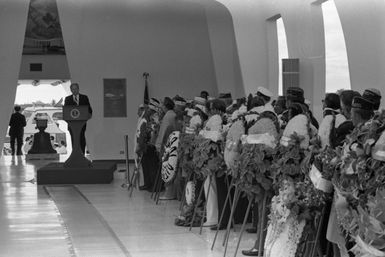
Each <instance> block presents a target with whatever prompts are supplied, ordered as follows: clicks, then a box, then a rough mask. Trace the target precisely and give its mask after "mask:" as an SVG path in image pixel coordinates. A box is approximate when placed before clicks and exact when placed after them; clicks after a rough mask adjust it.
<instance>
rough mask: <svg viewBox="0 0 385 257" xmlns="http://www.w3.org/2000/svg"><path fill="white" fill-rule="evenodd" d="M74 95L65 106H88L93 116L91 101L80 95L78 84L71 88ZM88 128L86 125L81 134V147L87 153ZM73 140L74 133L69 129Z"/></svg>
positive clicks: (72, 85)
mask: <svg viewBox="0 0 385 257" xmlns="http://www.w3.org/2000/svg"><path fill="white" fill-rule="evenodd" d="M70 89H71V92H72V95H69V96H67V97H66V98H65V101H64V105H65V106H68V105H77V106H79V105H87V106H88V111H89V113H90V114H91V115H92V108H91V105H90V101H89V100H88V97H87V96H86V95H82V94H79V84H78V83H72V84H71V86H70ZM86 127H87V125H84V127H83V128H82V131H81V134H80V147H81V149H82V151H83V153H85V150H86V137H85V132H86ZM69 131H70V134H71V138H72V131H71V129H69Z"/></svg>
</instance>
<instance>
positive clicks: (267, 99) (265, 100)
mask: <svg viewBox="0 0 385 257" xmlns="http://www.w3.org/2000/svg"><path fill="white" fill-rule="evenodd" d="M257 96H259V97H261V98H262V99H263V101H264V102H265V104H266V103H268V102H270V99H271V98H270V97H268V96H266V95H264V94H262V93H260V92H257Z"/></svg>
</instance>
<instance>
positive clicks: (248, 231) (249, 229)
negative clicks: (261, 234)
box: [246, 228, 257, 234]
mask: <svg viewBox="0 0 385 257" xmlns="http://www.w3.org/2000/svg"><path fill="white" fill-rule="evenodd" d="M246 232H247V233H250V234H255V233H257V229H256V228H247V229H246Z"/></svg>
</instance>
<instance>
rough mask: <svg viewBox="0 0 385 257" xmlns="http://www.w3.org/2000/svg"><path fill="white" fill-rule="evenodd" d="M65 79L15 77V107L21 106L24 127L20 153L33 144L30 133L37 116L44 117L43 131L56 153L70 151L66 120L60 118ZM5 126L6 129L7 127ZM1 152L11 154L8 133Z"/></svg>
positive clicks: (66, 91) (67, 83)
mask: <svg viewBox="0 0 385 257" xmlns="http://www.w3.org/2000/svg"><path fill="white" fill-rule="evenodd" d="M70 85H71V82H70V81H69V80H19V81H18V86H17V90H16V98H15V104H14V105H15V106H16V105H18V106H20V107H21V113H22V114H23V115H24V116H25V118H26V121H27V125H26V126H25V128H24V136H23V147H22V152H23V154H27V153H28V151H29V149H30V148H31V147H32V144H33V135H34V134H35V133H37V132H38V129H37V128H36V120H37V119H46V120H47V128H46V130H45V132H47V133H49V134H50V137H51V144H52V146H53V148H54V149H55V150H56V151H57V152H58V153H59V154H63V155H65V154H68V153H70V152H71V150H72V145H71V137H70V134H69V132H68V128H67V123H66V122H65V121H64V120H63V112H62V107H63V104H64V98H65V97H66V96H67V95H69V94H70ZM8 129H9V128H8ZM3 154H4V155H11V147H10V138H9V136H8V132H7V135H6V140H5V143H4V149H3Z"/></svg>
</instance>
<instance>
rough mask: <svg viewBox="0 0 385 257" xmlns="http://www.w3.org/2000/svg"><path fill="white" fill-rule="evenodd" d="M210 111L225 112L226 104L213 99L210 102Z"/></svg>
mask: <svg viewBox="0 0 385 257" xmlns="http://www.w3.org/2000/svg"><path fill="white" fill-rule="evenodd" d="M211 109H212V110H218V111H220V112H226V104H225V102H224V101H222V100H219V99H214V100H213V101H212V102H211Z"/></svg>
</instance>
